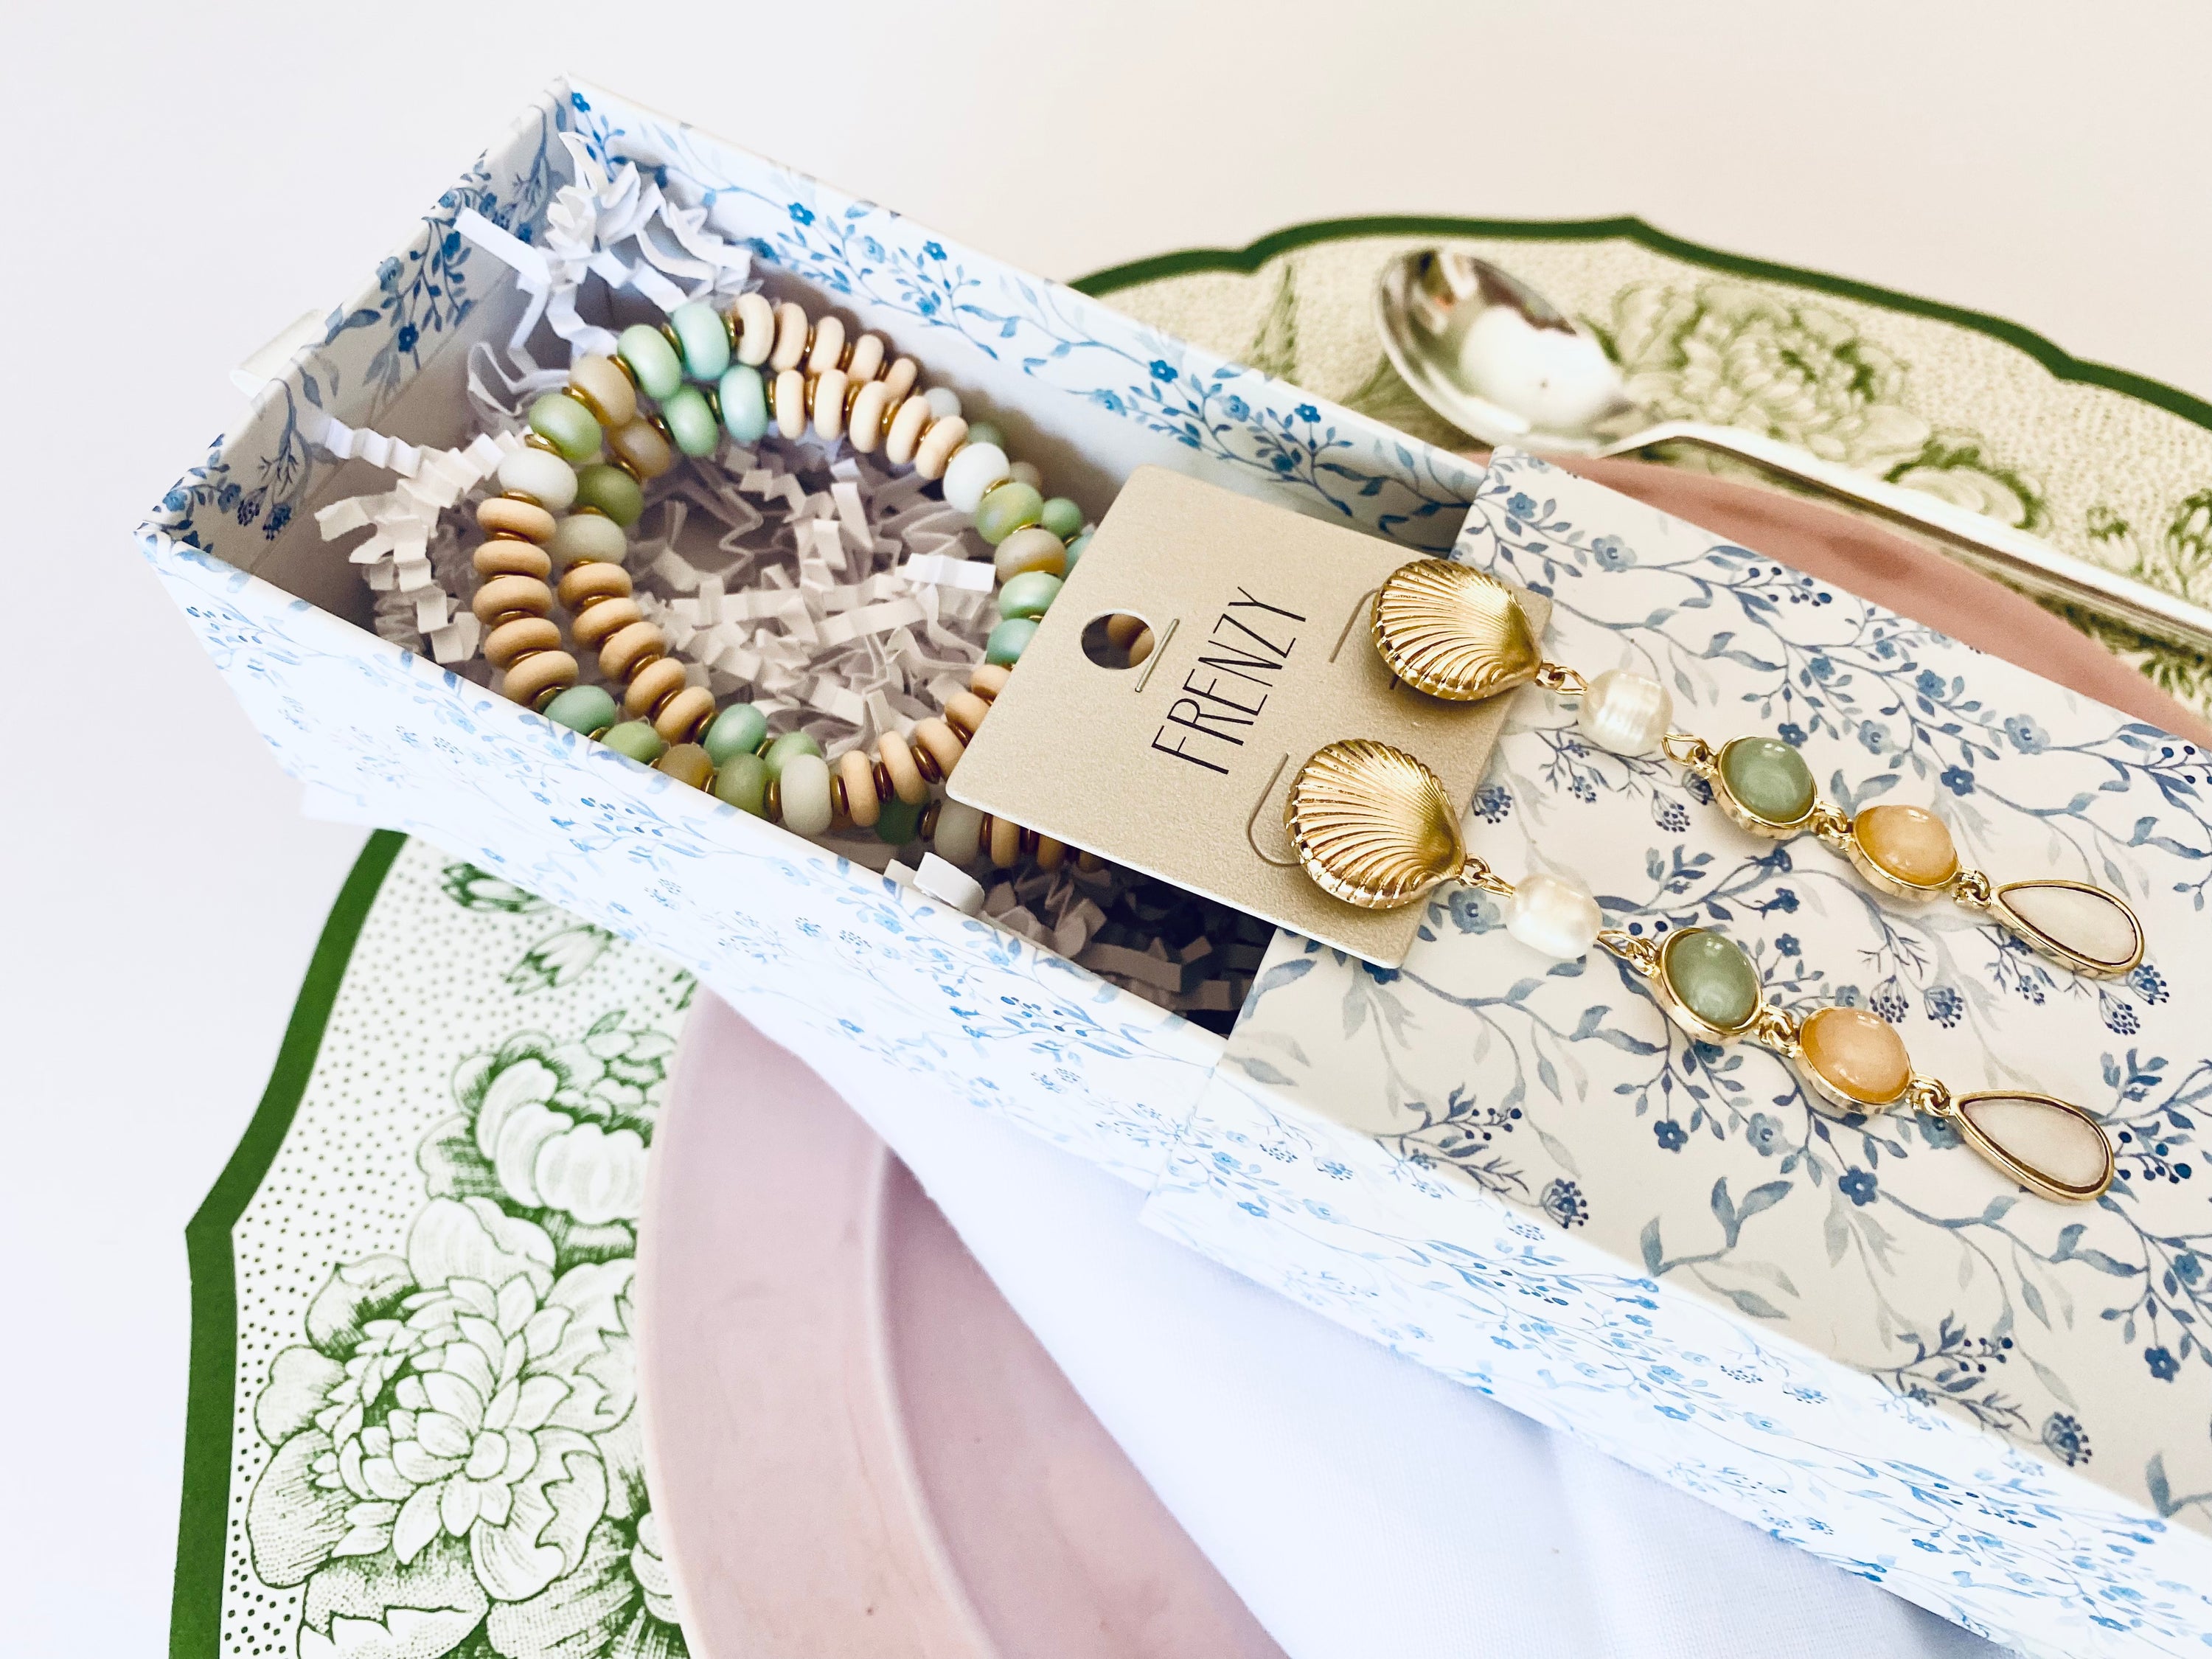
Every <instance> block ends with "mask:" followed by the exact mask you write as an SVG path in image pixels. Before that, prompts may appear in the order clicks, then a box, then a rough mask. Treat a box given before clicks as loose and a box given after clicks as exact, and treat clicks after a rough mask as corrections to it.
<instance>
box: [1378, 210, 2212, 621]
mask: <svg viewBox="0 0 2212 1659" xmlns="http://www.w3.org/2000/svg"><path fill="white" fill-rule="evenodd" d="M1375 320H1376V328H1377V330H1378V331H1379V332H1380V333H1381V334H1382V336H1383V350H1384V351H1386V352H1387V353H1389V357H1390V362H1391V363H1392V365H1393V366H1394V367H1395V368H1396V369H1397V371H1398V373H1399V374H1400V375H1401V376H1402V377H1403V378H1404V380H1405V381H1406V384H1407V386H1411V387H1413V391H1414V392H1415V394H1416V395H1417V396H1418V397H1419V398H1420V399H1421V401H1422V402H1423V403H1425V404H1427V405H1428V406H1429V407H1430V408H1431V409H1432V410H1435V411H1436V412H1437V414H1439V415H1441V416H1443V418H1444V419H1445V420H1447V421H1449V422H1451V423H1452V424H1453V425H1454V426H1455V427H1457V428H1460V429H1461V430H1462V431H1463V432H1465V433H1467V434H1468V435H1470V436H1472V437H1474V438H1476V439H1478V440H1480V441H1482V442H1484V443H1486V444H1490V445H1492V446H1496V445H1499V444H1513V445H1517V446H1520V447H1523V448H1528V449H1534V450H1539V451H1549V452H1550V453H1553V454H1557V455H1589V456H1607V455H1624V454H1627V453H1630V452H1632V451H1634V450H1638V449H1643V448H1644V447H1647V446H1649V445H1652V444H1658V443H1691V444H1697V445H1700V446H1702V447H1705V448H1707V449H1712V450H1717V451H1719V452H1720V453H1723V454H1726V455H1734V456H1736V457H1739V458H1740V459H1744V460H1747V461H1751V462H1753V463H1754V464H1756V465H1759V466H1762V467H1764V468H1765V469H1766V470H1768V471H1771V472H1777V473H1779V474H1781V475H1782V476H1784V477H1789V478H1794V479H1796V480H1797V481H1799V482H1800V483H1808V484H1812V485H1814V486H1816V487H1817V488H1819V489H1822V490H1825V491H1826V492H1827V493H1828V494H1830V495H1837V496H1840V497H1842V498H1843V499H1844V500H1846V501H1852V502H1854V503H1856V504H1857V505H1858V506H1860V507H1866V508H1868V509H1869V510H1871V511H1872V512H1874V513H1876V514H1878V515H1879V516H1881V517H1882V518H1885V519H1888V520H1892V521H1893V522H1895V523H1898V524H1900V525H1903V526H1906V527H1907V528H1909V529H1912V530H1916V531H1919V532H1923V533H1924V534H1927V535H1930V536H1933V537H1935V538H1937V539H1939V540H1940V541H1942V543H1943V544H1945V546H1946V548H1947V549H1948V550H1952V551H1953V552H1954V553H1955V554H1956V555H1957V556H1958V557H1959V558H1960V562H1963V563H1965V564H1967V565H1969V566H1971V567H1972V568H1976V569H1978V570H1981V571H1983V572H1984V573H1986V574H1990V575H1994V576H1997V577H2001V578H2002V579H2003V580H2005V581H2008V582H2009V583H2010V584H2012V586H2015V587H2017V588H2020V589H2021V590H2023V591H2024V592H2028V593H2032V594H2033V595H2035V596H2036V597H2038V598H2040V599H2056V600H2058V601H2060V602H2062V603H2063V604H2067V605H2079V606H2081V608H2082V609H2083V610H2085V611H2093V612H2096V613H2098V614H2100V615H2102V616H2106V617H2112V618H2114V619H2115V620H2117V621H2119V622H2122V623H2125V624H2126V625H2127V626H2129V627H2130V628H2132V629H2136V631H2137V632H2139V633H2142V634H2145V635H2149V636H2151V637H2152V638H2154V639H2160V640H2166V641H2171V642H2172V643H2173V644H2175V645H2179V646H2183V647H2186V648H2188V649H2189V650H2191V651H2194V652H2197V653H2199V654H2200V655H2203V656H2212V611H2206V610H2205V609H2204V608H2203V607H2202V606H2200V605H2192V604H2191V603H2190V602H2189V601H2188V600H2186V599H2182V598H2180V597H2179V595H2177V594H2172V593H2168V592H2164V591H2163V590H2162V589H2160V588H2156V587H2153V586H2150V585H2149V584H2148V582H2141V581H2137V580H2135V578H2133V577H2132V576H2124V575H2121V574H2119V573H2118V572H2117V571H2112V570H2107V569H2106V568H2104V567H2103V566H2101V565H2098V564H2093V563H2091V562H2089V561H2088V560H2087V559H2081V558H2077V557H2075V556H2074V555H2073V554H2070V553H2067V552H2063V551H2061V550H2059V549H2057V548H2056V547H2053V546H2052V545H2051V544H2050V543H2048V542H2046V541H2045V540H2044V539H2043V538H2041V537H2039V536H2033V535H2031V534H2029V533H2028V532H2027V531H2024V530H2019V529H2015V528H2014V527H2013V526H2010V525H2005V524H2000V523H1998V522H1997V521H1996V520H1995V519H1990V518H1986V517H1984V515H1982V514H1981V513H1976V512H1973V511H1972V510H1971V509H1970V508H1967V507H1959V506H1957V505H1955V504H1954V503H1952V502H1950V501H1944V500H1942V499H1941V498H1940V497H1938V496H1935V495H1927V494H1925V493H1924V492H1923V491H1920V490H1917V489H1906V488H1905V486H1903V485H1902V484H1894V483H1889V482H1888V481H1887V480H1886V479H1881V478H1872V477H1867V476H1866V475H1865V474H1863V473H1860V472H1856V471H1852V470H1851V469H1850V468H1849V467H1847V466H1844V465H1839V464H1838V463H1836V462H1833V461H1827V460H1823V459H1821V458H1820V457H1819V456H1817V455H1814V454H1813V453H1810V452H1809V451H1808V450H1804V449H1801V448H1799V447H1797V446H1796V444H1791V443H1785V442H1784V441H1781V440H1779V439H1777V438H1770V437H1767V436H1765V435H1764V434H1762V433H1757V432H1747V431H1745V430H1743V429H1742V428H1738V427H1729V426H1716V425H1713V424H1711V423H1710V422H1704V421H1667V420H1658V419H1655V418H1654V417H1653V416H1652V414H1651V412H1650V410H1646V409H1644V408H1643V407H1642V406H1640V405H1639V404H1636V403H1635V402H1634V401H1632V399H1631V398H1629V395H1628V389H1627V386H1626V385H1625V384H1624V382H1623V381H1622V380H1621V378H1620V369H1619V368H1617V367H1616V366H1615V365H1614V363H1613V360H1612V359H1611V358H1609V357H1608V356H1606V353H1605V348H1604V347H1603V346H1601V344H1599V343H1598V342H1597V340H1596V339H1595V337H1593V336H1591V335H1590V334H1589V332H1587V331H1584V330H1583V329H1581V328H1579V327H1577V326H1576V325H1575V324H1574V322H1573V321H1572V320H1571V319H1569V318H1567V317H1566V316H1565V315H1564V314H1562V313H1560V311H1559V308H1558V307H1556V306H1554V305H1553V304H1552V303H1551V301H1548V300H1547V299H1545V297H1544V296H1543V295H1541V294H1539V293H1537V292H1536V290H1535V289H1532V288H1530V287H1529V286H1528V284H1527V283H1523V282H1521V281H1519V280H1518V279H1517V278H1516V277H1514V276H1510V275H1508V274H1507V273H1506V272H1504V271H1503V270H1499V269H1498V267H1497V266H1496V265H1493V264H1491V263H1489V261H1487V260H1485V259H1478V258H1475V257H1474V255H1473V254H1471V253H1462V252H1458V251H1456V250H1454V249H1450V248H1425V249H1419V250H1417V251H1415V252H1410V253H1404V254H1401V255H1400V256H1399V257H1398V258H1395V259H1393V260H1391V261H1390V262H1389V264H1386V265H1384V266H1383V271H1382V275H1381V276H1379V277H1378V278H1377V279H1376V286H1375Z"/></svg>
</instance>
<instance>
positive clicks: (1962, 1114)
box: [1948, 1089, 2118, 1204]
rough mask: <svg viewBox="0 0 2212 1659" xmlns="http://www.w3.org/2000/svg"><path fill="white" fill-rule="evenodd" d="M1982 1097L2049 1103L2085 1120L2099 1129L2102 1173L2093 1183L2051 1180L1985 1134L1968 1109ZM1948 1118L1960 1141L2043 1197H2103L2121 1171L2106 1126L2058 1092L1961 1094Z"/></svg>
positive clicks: (2081, 1200)
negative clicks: (2063, 1098)
mask: <svg viewBox="0 0 2212 1659" xmlns="http://www.w3.org/2000/svg"><path fill="white" fill-rule="evenodd" d="M1980 1100H2032V1101H2033V1102H2035V1103H2037V1104H2038V1105H2039V1106H2048V1107H2051V1109H2054V1110H2057V1111H2061V1112H2065V1113H2067V1114H2069V1115H2071V1116H2074V1117H2077V1118H2079V1119H2081V1121H2082V1122H2084V1123H2086V1124H2087V1125H2088V1126H2089V1127H2091V1128H2092V1129H2093V1130H2095V1131H2096V1135H2097V1141H2098V1144H2099V1145H2100V1146H2102V1147H2103V1148H2104V1151H2105V1171H2104V1175H2103V1176H2102V1177H2101V1178H2100V1180H2098V1181H2097V1182H2096V1183H2095V1184H2094V1185H2093V1186H2089V1187H2070V1186H2068V1185H2067V1184H2066V1183H2065V1182H2061V1181H2054V1180H2052V1179H2051V1176H2047V1175H2045V1174H2044V1173H2043V1171H2041V1170H2038V1169H2037V1168H2036V1167H2035V1166H2034V1165H2033V1164H2023V1163H2022V1162H2021V1160H2020V1159H2019V1158H2015V1157H2014V1156H2013V1155H2012V1153H2010V1152H2007V1151H2006V1150H2005V1149H2004V1148H2003V1147H2002V1146H2000V1145H1998V1144H1997V1143H1996V1141H1994V1140H1992V1139H1990V1137H1989V1136H1988V1135H1986V1134H1984V1133H1982V1131H1981V1129H1980V1128H1979V1127H1978V1126H1977V1125H1976V1124H1975V1122H1974V1121H1973V1119H1972V1117H1971V1116H1970V1115H1968V1113H1967V1108H1968V1107H1969V1106H1970V1105H1972V1103H1974V1102H1976V1101H1980ZM1948 1121H1949V1122H1950V1124H1951V1126H1952V1127H1954V1128H1955V1129H1956V1130H1957V1131H1958V1132H1959V1138H1960V1139H1961V1140H1964V1141H1965V1142H1966V1144H1967V1146H1971V1147H1972V1148H1973V1150H1974V1151H1975V1152H1978V1153H1980V1154H1981V1155H1982V1157H1984V1158H1987V1159H1988V1160H1989V1161H1990V1163H1991V1164H1995V1165H1996V1167H1997V1168H1998V1169H1999V1170H2002V1171H2003V1172H2004V1173H2005V1174H2007V1175H2008V1176H2011V1177H2012V1178H2013V1179H2014V1180H2015V1181H2017V1182H2020V1184H2021V1186H2023V1187H2025V1188H2027V1189H2028V1190H2029V1191H2030V1192H2032V1193H2034V1194H2038V1195H2039V1196H2040V1197H2043V1198H2049V1199H2056V1200H2058V1201H2059V1202H2060V1203H2062V1204H2087V1203H2088V1202H2089V1201H2090V1200H2093V1199H2096V1198H2100V1197H2102V1196H2103V1195H2104V1194H2105V1191H2106V1188H2109V1187H2110V1186H2111V1185H2112V1176H2114V1175H2115V1174H2116V1173H2117V1172H2118V1164H2117V1160H2116V1158H2115V1157H2114V1153H2113V1150H2112V1136H2111V1135H2110V1134H2108V1133H2106V1130H2105V1126H2104V1125H2103V1124H2101V1123H2100V1122H2098V1121H2097V1120H2096V1119H2095V1118H2093V1117H2092V1116H2090V1115H2089V1114H2088V1113H2087V1112H2085V1111H2083V1110H2082V1109H2081V1108H2080V1107H2079V1106H2076V1105H2075V1103H2073V1102H2072V1101H2070V1100H2061V1099H2059V1098H2058V1097H2057V1096H2056V1095H2046V1094H2044V1093H2042V1092H2041V1091H2038V1090H2034V1089H1984V1090H1980V1091H1977V1092H1975V1093H1973V1094H1971V1095H1961V1096H1960V1097H1959V1098H1958V1100H1957V1101H1956V1103H1954V1106H1953V1108H1952V1110H1951V1112H1950V1114H1949V1115H1948Z"/></svg>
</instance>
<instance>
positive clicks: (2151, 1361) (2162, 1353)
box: [2143, 1348, 2181, 1383]
mask: <svg viewBox="0 0 2212 1659" xmlns="http://www.w3.org/2000/svg"><path fill="white" fill-rule="evenodd" d="M2143 1364H2146V1365H2148V1366H2149V1367H2150V1374H2151V1375H2152V1376H2154V1377H2156V1378H2157V1379H2158V1380H2159V1381H2160V1382H2161V1383H2171V1382H2172V1381H2173V1379H2174V1378H2175V1377H2176V1376H2179V1374H2180V1371H2181V1362H2180V1361H2179V1360H2178V1359H2176V1358H2174V1357H2173V1355H2172V1353H2171V1352H2168V1351H2167V1350H2166V1349H2164V1348H2145V1349H2144V1350H2143Z"/></svg>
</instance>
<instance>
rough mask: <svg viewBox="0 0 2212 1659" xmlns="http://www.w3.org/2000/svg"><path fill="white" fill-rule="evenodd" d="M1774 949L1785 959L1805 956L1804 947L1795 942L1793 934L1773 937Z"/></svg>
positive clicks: (1781, 934)
mask: <svg viewBox="0 0 2212 1659" xmlns="http://www.w3.org/2000/svg"><path fill="white" fill-rule="evenodd" d="M1774 948H1775V949H1776V950H1778V951H1780V952H1781V953H1782V954H1783V955H1784V956H1785V957H1802V956H1803V955H1804V954H1805V947H1804V946H1803V945H1800V944H1799V943H1798V942H1797V935H1796V934H1795V933H1777V934H1776V935H1775V936H1774Z"/></svg>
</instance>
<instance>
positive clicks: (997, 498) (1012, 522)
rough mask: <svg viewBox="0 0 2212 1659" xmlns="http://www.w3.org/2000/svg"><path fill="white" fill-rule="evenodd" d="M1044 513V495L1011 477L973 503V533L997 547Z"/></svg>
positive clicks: (1031, 486) (1033, 522)
mask: <svg viewBox="0 0 2212 1659" xmlns="http://www.w3.org/2000/svg"><path fill="white" fill-rule="evenodd" d="M1043 512H1044V497H1043V496H1042V495H1038V494H1037V493H1036V488H1035V487H1034V486H1033V485H1030V484H1025V483H1022V482H1021V481H1020V480H1019V479H1015V478H1010V479H1008V480H1007V481H1006V483H1002V484H1000V485H999V486H998V487H997V488H996V489H994V490H992V491H991V493H990V494H989V495H986V496H984V497H983V499H982V500H981V501H978V502H977V503H976V504H975V533H976V534H977V535H979V536H981V538H983V539H984V540H985V541H987V542H988V543H990V544H991V545H992V546H994V547H996V546H997V545H998V544H1000V542H1002V541H1004V540H1006V538H1007V537H1009V536H1011V535H1012V534H1013V533H1014V532H1016V531H1017V530H1023V529H1026V528H1027V527H1028V526H1030V525H1033V524H1035V523H1036V521H1037V520H1038V518H1039V517H1040V516H1041V515H1042V513H1043Z"/></svg>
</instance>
